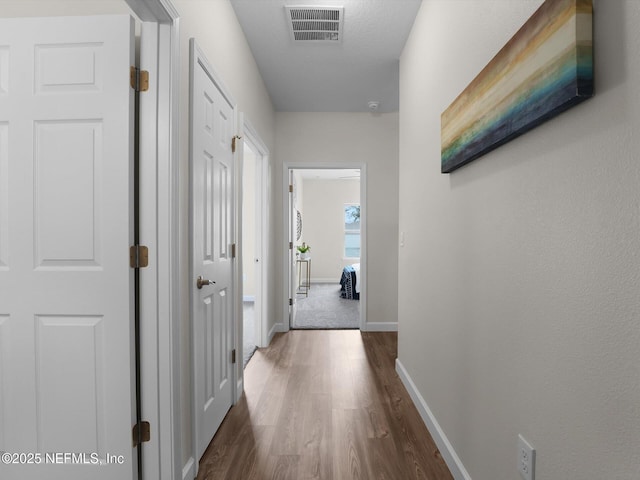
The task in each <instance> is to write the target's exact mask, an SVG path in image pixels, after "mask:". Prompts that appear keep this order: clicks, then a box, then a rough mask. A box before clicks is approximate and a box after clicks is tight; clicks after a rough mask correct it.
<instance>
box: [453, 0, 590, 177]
mask: <svg viewBox="0 0 640 480" xmlns="http://www.w3.org/2000/svg"><path fill="white" fill-rule="evenodd" d="M592 15H593V5H592V0H547V1H545V2H544V3H543V4H542V6H541V7H540V8H539V9H538V10H537V11H536V12H535V13H534V14H533V16H532V17H531V18H530V19H529V20H528V21H527V22H526V23H525V24H524V25H523V26H522V28H520V30H518V32H517V33H516V34H515V35H514V36H513V37H512V38H511V40H509V42H507V44H506V45H505V46H504V47H503V48H502V49H501V50H500V51H499V52H498V54H497V55H496V56H495V57H494V58H493V59H492V60H491V61H490V62H489V64H488V65H487V66H486V67H485V68H484V69H483V70H482V71H481V72H480V74H478V76H477V77H476V78H475V79H474V80H473V81H472V82H471V83H470V84H469V85H468V86H467V88H466V89H465V90H464V91H463V92H462V93H461V94H460V95H459V96H458V98H456V99H455V100H454V101H453V103H452V104H451V105H450V106H449V107H448V108H447V109H446V110H445V111H444V112H443V113H442V117H441V141H442V144H441V160H442V167H441V168H442V173H450V172H452V171H454V170H455V169H457V168H460V167H461V166H463V165H466V164H467V163H469V162H471V161H472V160H475V159H476V158H478V157H480V156H482V155H484V154H485V153H487V152H489V151H491V150H493V149H495V148H497V147H499V146H500V145H502V144H504V143H506V142H508V141H510V140H512V139H513V138H515V137H517V136H518V135H521V134H523V133H525V132H526V131H528V130H531V129H532V128H534V127H536V126H538V125H540V124H541V123H543V122H544V121H546V120H548V119H550V118H551V117H554V116H555V115H558V114H559V113H561V112H563V111H564V110H567V109H568V108H570V107H572V106H574V105H576V104H578V103H580V102H582V101H584V100H586V99H587V98H589V97H591V96H593V26H592Z"/></svg>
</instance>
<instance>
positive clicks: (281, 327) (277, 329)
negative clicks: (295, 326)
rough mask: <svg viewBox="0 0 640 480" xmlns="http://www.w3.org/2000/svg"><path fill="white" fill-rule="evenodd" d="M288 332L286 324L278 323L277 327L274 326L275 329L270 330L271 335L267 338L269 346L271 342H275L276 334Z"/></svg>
mask: <svg viewBox="0 0 640 480" xmlns="http://www.w3.org/2000/svg"><path fill="white" fill-rule="evenodd" d="M288 331H289V328H287V326H286V325H285V324H283V323H276V324H275V325H273V327H271V330H269V334H268V336H267V344H269V343H271V340H273V337H274V335H275V334H276V333H284V332H288Z"/></svg>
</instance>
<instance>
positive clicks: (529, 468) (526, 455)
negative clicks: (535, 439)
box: [518, 435, 536, 480]
mask: <svg viewBox="0 0 640 480" xmlns="http://www.w3.org/2000/svg"><path fill="white" fill-rule="evenodd" d="M535 469H536V451H535V449H534V448H533V447H532V446H531V445H530V444H529V442H527V441H526V440H525V439H524V438H523V437H522V435H518V473H520V476H521V477H522V478H523V479H524V480H534V479H535Z"/></svg>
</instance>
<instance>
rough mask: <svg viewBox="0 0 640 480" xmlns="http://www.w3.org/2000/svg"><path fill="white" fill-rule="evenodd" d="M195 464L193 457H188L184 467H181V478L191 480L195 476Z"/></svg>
mask: <svg viewBox="0 0 640 480" xmlns="http://www.w3.org/2000/svg"><path fill="white" fill-rule="evenodd" d="M195 466H196V462H195V460H194V459H193V457H190V458H189V460H187V463H185V464H184V467H182V480H193V479H194V478H196V471H195Z"/></svg>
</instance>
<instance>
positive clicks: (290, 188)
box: [289, 185, 293, 193]
mask: <svg viewBox="0 0 640 480" xmlns="http://www.w3.org/2000/svg"><path fill="white" fill-rule="evenodd" d="M289 193H293V185H289Z"/></svg>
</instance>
